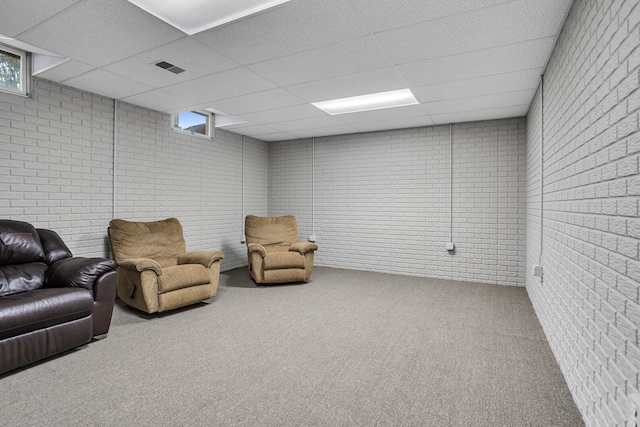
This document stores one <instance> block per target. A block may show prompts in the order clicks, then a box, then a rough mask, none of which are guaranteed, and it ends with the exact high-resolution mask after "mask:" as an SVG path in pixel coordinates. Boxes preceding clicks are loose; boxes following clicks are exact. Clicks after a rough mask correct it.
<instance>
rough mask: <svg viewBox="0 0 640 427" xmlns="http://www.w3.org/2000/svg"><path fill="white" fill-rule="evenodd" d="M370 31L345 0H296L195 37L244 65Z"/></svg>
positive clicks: (354, 36)
mask: <svg viewBox="0 0 640 427" xmlns="http://www.w3.org/2000/svg"><path fill="white" fill-rule="evenodd" d="M366 34H370V32H369V31H368V29H367V28H366V27H364V25H361V24H360V20H359V19H358V17H357V16H356V15H355V14H354V13H353V10H352V9H351V8H350V7H349V6H348V5H347V4H346V3H345V2H344V0H323V1H317V0H295V1H291V2H288V3H285V4H282V5H280V6H278V7H275V8H273V9H269V10H267V11H265V12H263V13H259V14H256V15H254V16H251V17H248V18H246V19H242V20H239V21H236V22H233V23H230V24H228V25H224V26H220V27H217V28H213V29H211V30H207V31H204V32H202V33H199V34H196V35H194V37H196V38H197V39H199V40H201V41H202V42H204V43H206V44H207V45H208V46H211V47H212V48H214V49H216V50H217V51H219V52H220V53H222V54H224V55H226V56H228V57H229V58H231V59H233V60H235V61H237V62H239V63H241V64H252V63H254V62H260V61H264V60H267V59H272V58H278V57H282V56H287V55H291V54H293V53H298V52H302V51H306V50H310V49H315V48H318V47H321V46H326V45H329V44H333V43H337V42H341V41H344V40H349V39H353V38H356V37H360V36H363V35H366Z"/></svg>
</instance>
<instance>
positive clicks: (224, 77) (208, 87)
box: [164, 67, 276, 103]
mask: <svg viewBox="0 0 640 427" xmlns="http://www.w3.org/2000/svg"><path fill="white" fill-rule="evenodd" d="M275 86H276V85H275V84H273V83H272V82H270V81H268V80H266V79H265V78H263V77H261V76H259V75H258V74H256V73H254V72H253V71H251V70H249V69H248V68H246V67H240V68H235V69H233V70H227V71H223V72H221V73H216V74H210V75H208V76H204V77H199V78H197V79H193V80H189V81H186V82H183V83H177V84H174V85H171V86H167V87H165V88H164V90H166V91H167V92H170V93H174V94H176V95H181V94H189V95H190V97H191V99H193V101H194V103H207V102H209V101H216V100H219V99H225V98H231V97H234V96H240V95H246V94H248V93H252V92H260V91H264V90H267V89H272V88H274V87H275Z"/></svg>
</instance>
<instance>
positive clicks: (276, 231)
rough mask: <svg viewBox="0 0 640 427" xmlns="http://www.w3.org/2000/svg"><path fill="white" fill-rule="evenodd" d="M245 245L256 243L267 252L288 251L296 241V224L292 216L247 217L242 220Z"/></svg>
mask: <svg viewBox="0 0 640 427" xmlns="http://www.w3.org/2000/svg"><path fill="white" fill-rule="evenodd" d="M244 233H245V239H246V242H247V244H249V243H258V244H260V245H262V246H264V247H265V248H266V249H267V250H279V249H282V250H288V248H289V246H291V245H292V244H294V243H296V242H297V241H298V222H297V221H296V217H295V216H293V215H284V216H276V217H260V216H255V215H247V217H246V218H245V220H244Z"/></svg>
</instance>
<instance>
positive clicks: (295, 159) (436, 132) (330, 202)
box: [268, 118, 526, 286]
mask: <svg viewBox="0 0 640 427" xmlns="http://www.w3.org/2000/svg"><path fill="white" fill-rule="evenodd" d="M452 135H453V241H454V243H455V244H456V252H455V254H453V255H452V254H449V253H447V251H446V249H445V243H446V242H448V241H449V232H450V204H449V203H450V189H449V183H450V155H449V153H450V145H449V126H448V125H447V126H435V127H423V128H413V129H402V130H393V131H385V132H373V133H364V134H356V135H342V136H332V137H323V138H316V139H315V153H314V149H313V141H312V140H310V139H306V140H296V141H282V142H274V143H270V144H269V200H268V204H269V214H270V215H283V214H295V215H296V216H297V217H298V222H299V228H300V234H301V237H304V238H306V237H308V236H309V235H310V234H311V233H312V231H314V229H315V234H316V235H317V239H318V242H317V243H318V245H319V247H320V249H319V251H318V252H317V253H316V264H317V265H324V266H333V267H340V268H350V269H362V270H370V271H382V272H391V273H400V274H409V275H415V276H428V277H437V278H447V279H459V280H467V281H474V282H484V283H498V284H502V285H516V286H523V285H524V275H525V271H524V266H525V242H524V237H525V223H524V220H525V216H524V212H525V173H526V170H525V166H526V164H525V157H526V156H525V143H526V122H525V119H524V118H517V119H507V120H494V121H485V122H475V123H463V124H455V125H453V127H452ZM314 157H315V163H314V162H312V159H313V158H314ZM312 172H313V173H312ZM312 178H314V179H313V181H312ZM313 187H315V197H312V191H311V190H312V188H313Z"/></svg>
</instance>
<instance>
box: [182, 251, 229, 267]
mask: <svg viewBox="0 0 640 427" xmlns="http://www.w3.org/2000/svg"><path fill="white" fill-rule="evenodd" d="M223 258H224V252H222V251H214V250H204V251H191V252H187V253H185V254H183V255H180V256H179V257H178V264H179V265H180V264H202V265H204V266H205V267H207V268H209V267H211V264H213V263H214V262H216V261H220V260H221V259H223Z"/></svg>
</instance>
